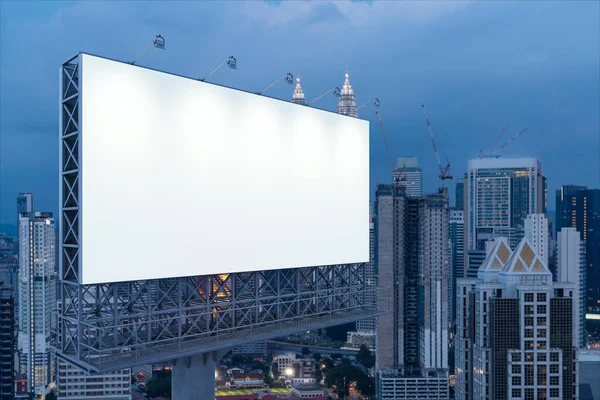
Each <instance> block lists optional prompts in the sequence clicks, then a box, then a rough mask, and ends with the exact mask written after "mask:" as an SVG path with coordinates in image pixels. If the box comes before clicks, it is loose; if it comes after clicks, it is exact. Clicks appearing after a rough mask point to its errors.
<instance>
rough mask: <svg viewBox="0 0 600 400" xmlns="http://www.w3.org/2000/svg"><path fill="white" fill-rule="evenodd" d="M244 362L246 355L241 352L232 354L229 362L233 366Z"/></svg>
mask: <svg viewBox="0 0 600 400" xmlns="http://www.w3.org/2000/svg"><path fill="white" fill-rule="evenodd" d="M245 362H246V357H245V356H243V355H241V354H234V355H233V356H231V364H232V365H233V366H235V367H237V366H240V365H242V364H244V363H245Z"/></svg>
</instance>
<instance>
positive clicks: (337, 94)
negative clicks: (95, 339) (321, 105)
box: [308, 86, 342, 105]
mask: <svg viewBox="0 0 600 400" xmlns="http://www.w3.org/2000/svg"><path fill="white" fill-rule="evenodd" d="M329 93H333V94H334V95H335V96H336V97H340V95H341V93H342V92H341V90H340V88H339V87H337V86H336V87H334V88H331V89H329V90H328V91H326V92H325V93H323V94H322V95H320V96H318V97H317V98H315V99H314V100H312V101H310V102H309V103H308V105H311V104H312V103H314V102H315V101H317V100H319V99H320V98H321V97H324V96H325V95H327V94H329Z"/></svg>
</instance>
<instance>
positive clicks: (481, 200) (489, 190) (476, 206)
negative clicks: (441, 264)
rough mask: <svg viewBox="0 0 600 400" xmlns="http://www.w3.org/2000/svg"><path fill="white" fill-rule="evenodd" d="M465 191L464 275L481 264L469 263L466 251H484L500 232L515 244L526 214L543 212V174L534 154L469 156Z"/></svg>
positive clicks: (519, 235)
mask: <svg viewBox="0 0 600 400" xmlns="http://www.w3.org/2000/svg"><path fill="white" fill-rule="evenodd" d="M464 195H465V197H466V199H465V203H464V204H465V246H466V249H465V251H467V254H465V265H466V266H467V267H468V268H467V270H466V271H465V272H466V274H465V275H464V277H468V276H471V277H474V276H476V274H477V269H478V268H479V265H480V264H477V263H469V255H468V253H469V252H471V253H472V255H473V256H474V257H473V258H474V259H478V257H477V256H475V253H476V252H480V253H483V255H484V254H485V242H487V241H488V240H490V239H492V238H494V237H499V236H503V237H508V238H509V243H511V244H512V246H516V245H517V244H518V243H519V241H520V240H521V238H523V235H524V225H525V218H526V217H527V215H529V214H544V213H545V212H546V177H545V176H544V175H542V168H541V163H540V161H539V160H538V159H537V158H513V159H509V158H479V159H475V160H469V171H468V174H467V178H466V180H465V182H464ZM481 256H482V254H479V258H480V257H481Z"/></svg>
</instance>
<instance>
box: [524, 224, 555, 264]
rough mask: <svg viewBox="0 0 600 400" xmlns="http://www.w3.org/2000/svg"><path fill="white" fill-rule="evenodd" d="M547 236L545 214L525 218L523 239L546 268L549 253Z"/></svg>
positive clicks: (548, 232)
mask: <svg viewBox="0 0 600 400" xmlns="http://www.w3.org/2000/svg"><path fill="white" fill-rule="evenodd" d="M549 236H550V231H549V230H548V218H546V215H545V214H529V215H528V216H527V218H525V237H526V238H527V241H528V242H529V243H531V245H532V246H533V247H534V248H535V251H537V253H538V254H539V256H540V257H541V259H542V261H544V264H545V265H546V266H548V256H549V253H550V247H549Z"/></svg>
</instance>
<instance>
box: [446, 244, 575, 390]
mask: <svg viewBox="0 0 600 400" xmlns="http://www.w3.org/2000/svg"><path fill="white" fill-rule="evenodd" d="M457 291H458V308H459V309H458V312H457V330H456V331H457V336H456V342H457V345H456V375H457V376H456V398H457V399H553V400H558V399H576V398H578V375H577V346H578V340H577V337H576V336H577V335H576V334H574V332H573V328H574V327H576V326H577V323H575V324H574V322H575V320H574V318H575V319H576V317H574V315H575V314H574V313H575V309H574V307H575V303H576V301H577V299H576V292H575V291H576V285H575V284H572V283H562V282H556V283H553V282H552V275H551V274H550V271H549V270H548V268H547V266H546V265H545V264H544V262H543V260H542V259H541V257H540V256H539V254H538V253H537V252H536V250H535V249H534V247H533V246H532V245H531V244H530V243H529V242H528V241H527V239H525V238H524V239H522V241H521V242H520V243H519V245H518V246H517V248H516V249H515V250H514V251H511V250H510V246H509V243H508V241H507V240H506V238H497V239H496V240H495V245H494V247H493V249H492V250H491V251H490V253H489V254H488V256H487V257H486V259H485V261H484V263H483V264H482V265H481V267H480V268H479V270H478V277H477V279H473V278H466V279H465V278H462V279H458V283H457Z"/></svg>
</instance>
